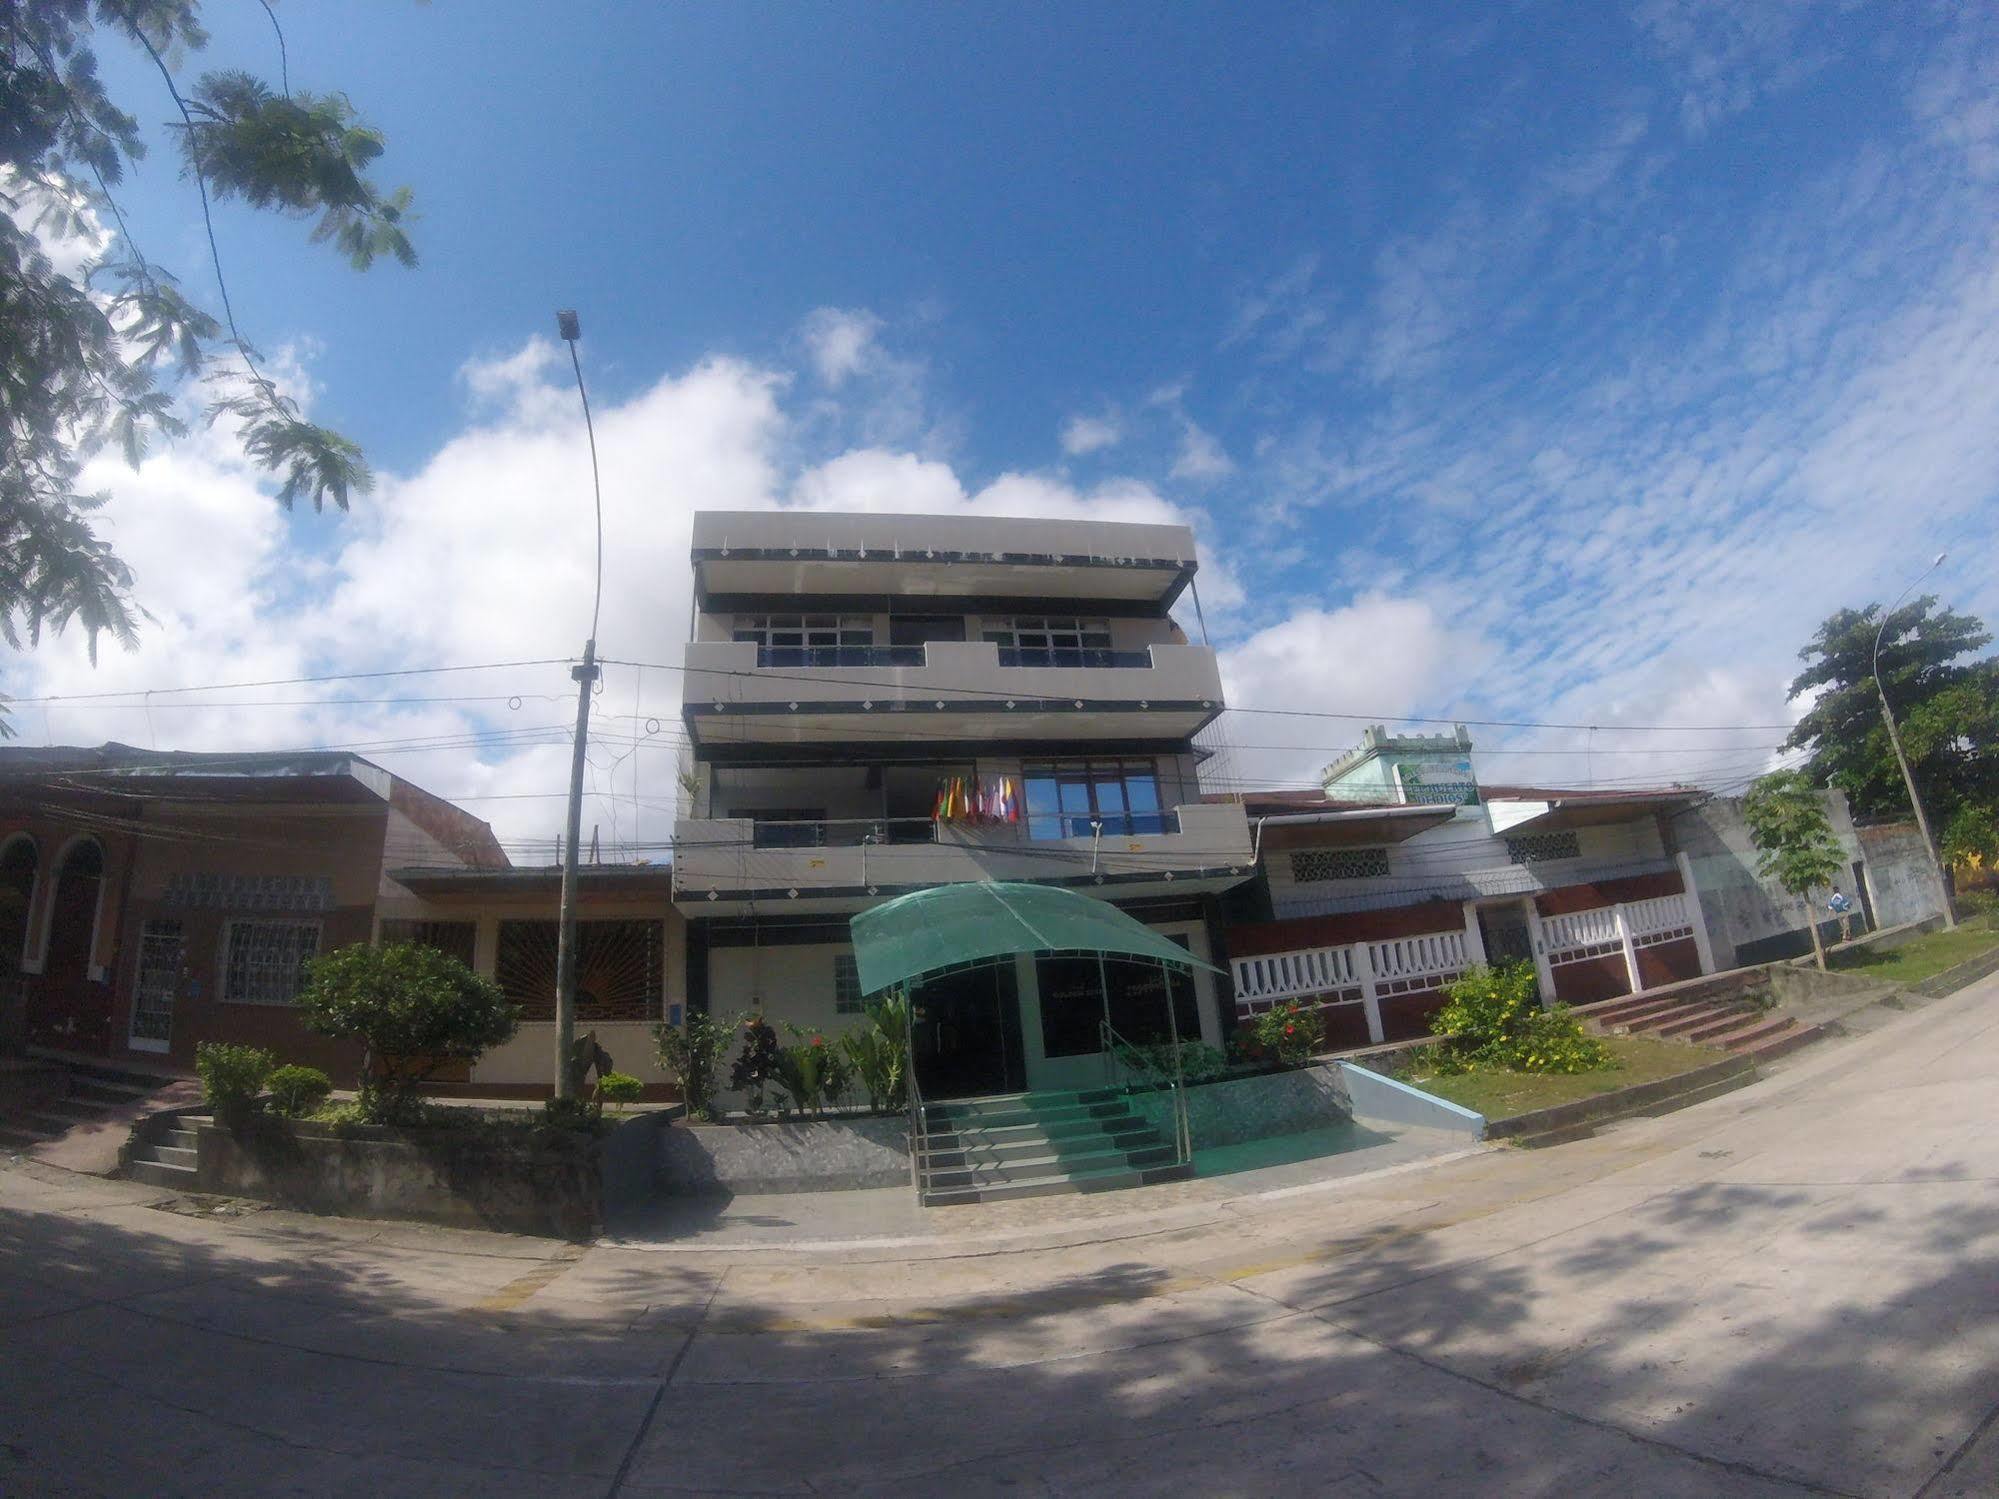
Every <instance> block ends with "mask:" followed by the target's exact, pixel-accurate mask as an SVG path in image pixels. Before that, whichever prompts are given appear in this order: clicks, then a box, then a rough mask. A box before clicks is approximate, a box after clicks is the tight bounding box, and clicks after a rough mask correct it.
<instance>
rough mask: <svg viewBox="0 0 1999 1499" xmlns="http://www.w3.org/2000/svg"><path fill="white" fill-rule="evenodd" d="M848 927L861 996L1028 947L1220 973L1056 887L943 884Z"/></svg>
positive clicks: (1112, 910)
mask: <svg viewBox="0 0 1999 1499" xmlns="http://www.w3.org/2000/svg"><path fill="white" fill-rule="evenodd" d="M851 927H852V930H853V934H854V966H855V968H856V969H857V970H858V971H859V977H860V983H861V992H862V993H863V994H875V993H879V992H880V991H881V990H883V989H889V988H893V987H894V986H896V985H897V984H905V983H908V982H910V981H911V980H913V979H918V978H921V977H922V976H923V975H925V974H927V973H935V972H937V971H938V970H940V969H945V968H956V967H958V966H960V965H961V964H965V963H973V962H977V961H978V960H980V959H981V958H999V957H1008V956H1011V955H1012V954H1014V953H1023V952H1092V953H1102V954H1104V955H1105V956H1106V957H1118V958H1146V959H1150V960H1152V961H1153V962H1158V963H1164V964H1166V965H1168V966H1169V967H1172V968H1180V969H1192V968H1206V969H1208V970H1209V972H1211V973H1219V972H1221V970H1220V969H1219V968H1216V967H1215V966H1214V965H1213V964H1212V963H1203V962H1202V961H1201V960H1200V959H1198V958H1196V957H1194V956H1192V955H1191V954H1190V953H1189V952H1188V951H1187V949H1186V948H1184V947H1182V946H1180V944H1179V943H1177V942H1175V941H1173V940H1172V939H1171V938H1170V937H1162V936H1161V935H1160V934H1159V933H1158V932H1155V931H1153V930H1152V928H1151V927H1149V926H1146V925H1145V924H1144V923H1143V922H1140V921H1137V920H1134V919H1133V918H1132V917H1130V916H1127V915H1126V914H1125V913H1124V912H1122V911H1120V910H1119V909H1118V908H1117V907H1116V906H1113V905H1110V904H1108V903H1107V902H1105V901H1101V900H1097V899H1095V898H1093V897H1091V896H1088V895H1080V894H1078V893H1077V892H1076V891H1074V890H1064V889H1061V888H1060V887H1058V886H1054V885H1015V884H1006V883H1002V882H1000V881H997V880H982V881H977V882H968V883H965V884H959V885H939V886H937V887H935V888H934V889H930V890H918V891H916V892H915V893H914V894H911V895H904V896H900V897H898V898H897V899H895V900H892V901H888V902H885V903H884V904H882V905H879V906H876V907H875V908H874V909H873V910H870V911H863V912H861V914H860V915H858V916H856V917H855V918H854V919H853V921H852V923H851Z"/></svg>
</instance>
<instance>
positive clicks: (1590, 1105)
mask: <svg viewBox="0 0 1999 1499" xmlns="http://www.w3.org/2000/svg"><path fill="white" fill-rule="evenodd" d="M1755 1080H1756V1059H1755V1058H1754V1057H1751V1056H1747V1055H1736V1056H1728V1057H1723V1058H1722V1059H1721V1060H1719V1061H1717V1062H1711V1063H1709V1064H1708V1065H1707V1066H1705V1067H1694V1068H1690V1069H1689V1070H1688V1071H1686V1072H1679V1073H1675V1074H1674V1075H1673V1076H1671V1077H1662V1078H1659V1079H1657V1080H1656V1081H1654V1082H1649V1083H1639V1084H1637V1085H1636V1086H1635V1087H1630V1088H1619V1089H1617V1090H1616V1091H1615V1092H1611V1093H1599V1094H1597V1095H1596V1096H1595V1097H1593V1098H1579V1099H1577V1100H1576V1101H1575V1102H1574V1103H1560V1104H1556V1105H1555V1106H1554V1107H1553V1108H1547V1109H1534V1110H1531V1111H1530V1112H1528V1113H1525V1114H1515V1115H1513V1116H1512V1117H1511V1118H1508V1119H1495V1120H1493V1121H1492V1122H1491V1123H1489V1124H1488V1125H1487V1126H1486V1129H1485V1137H1486V1139H1488V1140H1512V1141H1514V1142H1515V1143H1516V1144H1529V1143H1532V1144H1538V1145H1556V1144H1560V1143H1561V1142H1562V1141H1563V1140H1577V1139H1582V1138H1583V1137H1584V1136H1585V1135H1587V1134H1589V1133H1590V1132H1591V1131H1592V1130H1594V1128H1595V1127H1596V1126H1597V1125H1599V1124H1608V1123H1610V1122H1611V1121H1612V1120H1616V1119H1629V1118H1631V1117H1632V1116H1633V1115H1636V1114H1646V1113H1657V1114H1667V1113H1671V1112H1672V1108H1662V1107H1659V1105H1662V1104H1667V1103H1671V1104H1672V1105H1673V1107H1674V1108H1683V1107H1685V1106H1686V1105H1687V1104H1691V1103H1698V1102H1700V1100H1701V1098H1705V1097H1708V1096H1709V1090H1713V1091H1717V1092H1726V1091H1727V1089H1725V1088H1721V1087H1719V1086H1718V1085H1720V1084H1723V1083H1727V1084H1731V1085H1732V1086H1734V1087H1743V1086H1746V1085H1747V1084H1749V1083H1752V1082H1754V1081H1755ZM1690 1094H1691V1095H1698V1096H1697V1097H1684V1095H1690ZM1683 1097H1684V1101H1682V1099H1683ZM1549 1136H1555V1137H1557V1138H1546V1137H1549Z"/></svg>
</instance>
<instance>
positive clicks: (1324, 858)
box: [1291, 848, 1388, 885]
mask: <svg viewBox="0 0 1999 1499" xmlns="http://www.w3.org/2000/svg"><path fill="white" fill-rule="evenodd" d="M1291 878H1292V879H1294V880H1296V881H1297V882H1298V883H1299V884H1301V885H1309V884H1313V883H1315V882H1316V881H1319V880H1385V879H1387V878H1388V850H1387V849H1385V848H1312V849H1305V850H1303V851H1301V852H1299V853H1295V854H1293V855H1292V856H1291Z"/></svg>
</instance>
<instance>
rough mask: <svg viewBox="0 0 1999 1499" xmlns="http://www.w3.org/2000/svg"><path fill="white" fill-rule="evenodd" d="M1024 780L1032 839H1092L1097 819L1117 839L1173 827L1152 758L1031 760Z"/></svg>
mask: <svg viewBox="0 0 1999 1499" xmlns="http://www.w3.org/2000/svg"><path fill="white" fill-rule="evenodd" d="M1021 779H1022V780H1023V781H1024V782H1025V783H1026V788H1027V836H1028V837H1029V838H1087V837H1089V836H1090V835H1091V834H1092V833H1093V832H1094V831H1096V830H1095V829H1094V828H1093V827H1092V826H1091V824H1092V823H1095V822H1102V823H1103V831H1104V832H1105V833H1107V834H1110V835H1111V836H1113V837H1126V836H1129V835H1131V834H1134V833H1166V832H1171V831H1173V823H1172V820H1171V817H1170V814H1168V813H1165V812H1162V811H1161V810H1160V806H1159V772H1158V768H1157V767H1156V766H1155V765H1154V763H1153V762H1152V761H1150V760H1030V761H1028V762H1027V764H1026V765H1025V766H1024V767H1023V774H1022V777H1021Z"/></svg>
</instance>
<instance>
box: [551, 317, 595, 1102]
mask: <svg viewBox="0 0 1999 1499" xmlns="http://www.w3.org/2000/svg"><path fill="white" fill-rule="evenodd" d="M555 326H556V330H557V331H558V332H559V333H560V334H561V335H562V341H563V342H564V343H566V344H568V345H569V363H570V365H571V367H572V368H574V369H575V371H576V394H577V395H578V396H579V397H580V398H581V399H582V402H583V429H584V431H586V432H587V433H588V434H589V436H590V486H591V490H592V492H593V493H594V494H595V496H596V502H597V591H596V600H595V602H594V603H593V604H592V605H591V608H590V635H589V638H588V639H586V640H585V641H584V642H583V663H582V665H580V666H573V667H571V668H570V669H569V675H570V678H571V680H573V681H574V682H575V683H576V742H575V744H574V746H573V747H572V748H571V751H570V756H569V819H568V824H567V833H566V836H565V837H564V838H563V840H562V907H561V914H560V917H559V918H558V923H557V928H556V946H555V1096H556V1097H557V1098H573V1097H575V1096H576V1080H575V1077H574V1075H573V1073H572V1072H571V1070H570V1059H571V1053H573V1052H574V1051H575V1049H576V866H577V863H578V858H577V856H578V854H579V853H580V852H581V844H582V837H583V751H584V749H585V748H586V747H587V746H588V745H589V742H590V696H591V694H592V692H594V691H595V690H596V686H597V678H598V676H599V675H600V671H599V668H598V666H597V618H598V614H599V612H600V611H601V610H602V608H603V605H604V490H603V485H602V482H601V481H600V480H599V478H598V474H597V429H596V427H595V426H594V425H593V424H592V422H591V420H590V393H589V392H588V391H587V390H585V389H584V388H583V362H582V360H581V359H579V358H578V357H577V354H576V340H577V339H579V338H581V337H582V336H583V331H582V328H581V326H580V325H579V324H578V322H577V319H576V314H575V313H574V312H570V311H566V310H565V311H562V312H558V313H556V315H555Z"/></svg>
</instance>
